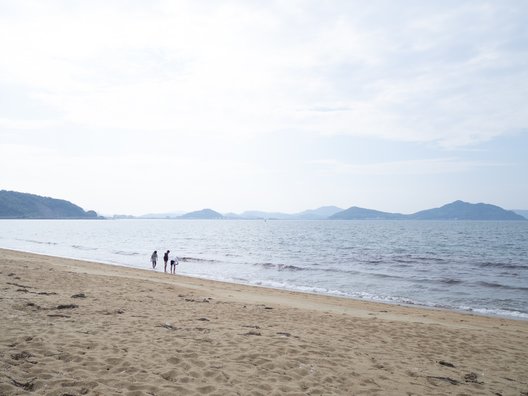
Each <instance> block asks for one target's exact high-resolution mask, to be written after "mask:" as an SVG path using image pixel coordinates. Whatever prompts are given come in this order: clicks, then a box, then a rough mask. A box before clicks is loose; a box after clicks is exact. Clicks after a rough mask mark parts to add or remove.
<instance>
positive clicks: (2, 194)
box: [0, 190, 98, 219]
mask: <svg viewBox="0 0 528 396" xmlns="http://www.w3.org/2000/svg"><path fill="white" fill-rule="evenodd" d="M0 218H1V219H97V218H98V216H97V213H95V212H94V211H93V210H89V211H87V212H86V211H84V209H82V208H81V207H79V206H77V205H74V204H73V203H71V202H69V201H65V200H63V199H55V198H49V197H42V196H40V195H34V194H27V193H21V192H16V191H6V190H1V191H0Z"/></svg>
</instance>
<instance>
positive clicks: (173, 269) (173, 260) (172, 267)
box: [170, 255, 179, 274]
mask: <svg viewBox="0 0 528 396" xmlns="http://www.w3.org/2000/svg"><path fill="white" fill-rule="evenodd" d="M178 264H179V261H178V257H177V256H176V255H174V256H172V258H171V261H170V272H171V274H176V266H177V265H178Z"/></svg>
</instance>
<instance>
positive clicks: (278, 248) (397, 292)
mask: <svg viewBox="0 0 528 396" xmlns="http://www.w3.org/2000/svg"><path fill="white" fill-rule="evenodd" d="M0 247H3V248H10V249H15V250H23V251H29V252H35V253H44V254H49V255H53V256H62V257H72V258H79V259H87V260H92V261H99V262H104V263H109V264H117V265H124V266H130V267H135V268H144V269H146V270H151V269H150V268H151V266H150V254H151V253H152V251H153V250H157V251H158V254H159V256H160V259H161V257H162V255H163V252H164V251H165V250H167V249H169V250H171V252H175V253H176V254H177V255H178V257H179V258H180V260H181V261H180V265H179V266H178V267H177V271H178V272H179V273H181V274H185V275H190V276H196V277H203V278H208V279H217V280H223V281H229V282H236V283H246V284H252V285H261V286H268V287H275V288H285V289H291V290H300V291H308V292H315V293H322V294H331V295H337V296H344V297H350V298H356V299H366V300H374V301H383V302H393V303H404V304H416V305H423V306H431V307H442V308H449V309H456V310H466V311H473V312H476V313H480V314H485V315H499V316H504V317H513V318H517V319H524V320H528V221H526V222H524V221H518V222H514V221H511V222H509V221H497V222H493V221H234V220H233V221H231V220H225V221H219V220H212V221H208V220H0ZM160 261H162V260H160ZM162 264H163V263H162ZM160 267H162V265H161V266H160V264H159V263H158V270H159V269H160ZM167 276H170V275H167Z"/></svg>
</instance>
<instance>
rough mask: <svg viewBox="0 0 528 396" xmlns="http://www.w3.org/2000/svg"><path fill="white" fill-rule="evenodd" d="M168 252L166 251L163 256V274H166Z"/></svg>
mask: <svg viewBox="0 0 528 396" xmlns="http://www.w3.org/2000/svg"><path fill="white" fill-rule="evenodd" d="M169 253H170V250H167V251H166V252H165V254H164V255H163V261H164V262H165V272H167V261H169Z"/></svg>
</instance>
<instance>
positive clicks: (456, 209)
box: [407, 201, 526, 220]
mask: <svg viewBox="0 0 528 396" xmlns="http://www.w3.org/2000/svg"><path fill="white" fill-rule="evenodd" d="M407 217H408V218H409V219H415V220H526V219H525V218H524V217H522V216H521V215H518V214H517V213H514V212H512V211H511V210H505V209H502V208H501V207H499V206H495V205H490V204H485V203H477V204H472V203H468V202H463V201H455V202H451V203H449V204H447V205H444V206H442V207H440V208H435V209H428V210H422V211H420V212H417V213H414V214H412V215H408V216H407Z"/></svg>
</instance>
